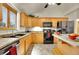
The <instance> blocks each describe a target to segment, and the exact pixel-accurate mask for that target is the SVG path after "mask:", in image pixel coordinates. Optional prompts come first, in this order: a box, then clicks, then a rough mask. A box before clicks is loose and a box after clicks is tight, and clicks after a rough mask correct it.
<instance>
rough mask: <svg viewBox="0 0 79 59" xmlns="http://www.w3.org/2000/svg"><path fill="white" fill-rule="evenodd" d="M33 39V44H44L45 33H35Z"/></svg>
mask: <svg viewBox="0 0 79 59" xmlns="http://www.w3.org/2000/svg"><path fill="white" fill-rule="evenodd" d="M32 39H33V43H35V44H42V43H43V32H33V33H32Z"/></svg>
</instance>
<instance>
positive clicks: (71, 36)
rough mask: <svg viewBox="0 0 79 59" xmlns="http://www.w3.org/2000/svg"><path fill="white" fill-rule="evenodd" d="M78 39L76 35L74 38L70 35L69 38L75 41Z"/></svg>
mask: <svg viewBox="0 0 79 59" xmlns="http://www.w3.org/2000/svg"><path fill="white" fill-rule="evenodd" d="M76 37H77V36H75V35H74V36H73V35H69V38H70V39H71V40H75V39H76Z"/></svg>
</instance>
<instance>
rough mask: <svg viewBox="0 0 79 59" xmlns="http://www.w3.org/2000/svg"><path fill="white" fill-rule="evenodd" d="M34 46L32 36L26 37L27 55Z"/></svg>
mask: <svg viewBox="0 0 79 59" xmlns="http://www.w3.org/2000/svg"><path fill="white" fill-rule="evenodd" d="M31 44H32V39H31V34H30V35H28V36H27V37H26V53H27V51H28V49H29V47H30V46H31Z"/></svg>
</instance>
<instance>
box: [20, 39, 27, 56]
mask: <svg viewBox="0 0 79 59" xmlns="http://www.w3.org/2000/svg"><path fill="white" fill-rule="evenodd" d="M25 47H26V41H25V38H22V39H20V43H19V54H20V55H24V54H25V52H26V49H25Z"/></svg>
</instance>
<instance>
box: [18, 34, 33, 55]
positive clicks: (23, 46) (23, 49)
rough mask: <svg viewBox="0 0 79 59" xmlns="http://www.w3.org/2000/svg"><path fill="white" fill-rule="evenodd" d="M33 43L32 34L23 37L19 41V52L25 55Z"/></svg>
mask: <svg viewBox="0 0 79 59" xmlns="http://www.w3.org/2000/svg"><path fill="white" fill-rule="evenodd" d="M31 44H32V39H31V34H29V35H27V36H25V37H23V38H21V39H20V43H19V54H20V55H25V54H26V53H27V50H28V48H29V47H30V45H31Z"/></svg>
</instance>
